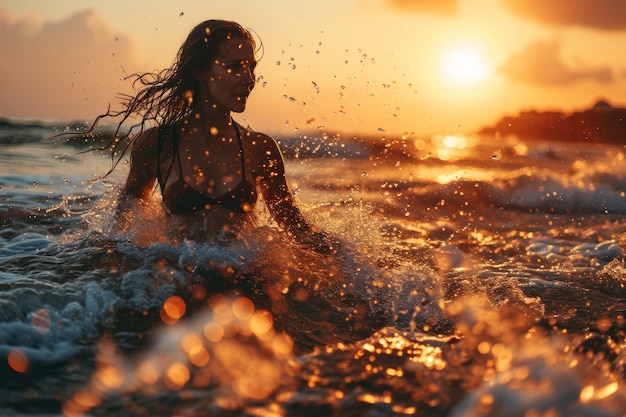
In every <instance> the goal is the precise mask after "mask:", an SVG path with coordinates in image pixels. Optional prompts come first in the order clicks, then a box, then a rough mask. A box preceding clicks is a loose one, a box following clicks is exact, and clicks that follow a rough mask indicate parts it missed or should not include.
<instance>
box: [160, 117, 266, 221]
mask: <svg viewBox="0 0 626 417" xmlns="http://www.w3.org/2000/svg"><path fill="white" fill-rule="evenodd" d="M232 127H233V129H230V130H229V129H225V130H224V134H204V133H202V131H201V130H200V129H185V130H181V129H179V128H176V127H175V128H172V129H168V130H170V132H168V131H167V130H166V131H164V130H163V129H161V130H160V136H161V137H160V140H159V143H160V146H158V148H159V149H158V150H157V159H158V162H159V163H158V172H157V178H158V180H159V184H160V186H161V191H162V194H163V203H164V205H165V206H166V208H167V210H168V211H169V212H170V213H172V214H177V215H188V216H192V217H200V218H202V220H203V222H204V223H205V228H207V227H208V228H210V229H222V230H229V229H232V228H233V227H236V224H237V222H238V221H241V218H242V217H245V216H243V215H245V214H246V213H250V212H251V211H252V209H253V208H254V206H255V203H256V201H257V191H256V186H255V182H254V172H253V170H252V169H251V168H252V167H251V166H252V163H251V162H250V161H251V160H252V158H251V155H250V150H251V149H250V146H248V147H246V144H245V142H244V139H245V137H246V136H244V135H242V133H243V132H245V130H243V128H241V127H239V126H237V125H236V124H235V123H233V125H232ZM207 223H217V224H213V225H212V226H211V227H209V225H207ZM196 225H197V222H196Z"/></svg>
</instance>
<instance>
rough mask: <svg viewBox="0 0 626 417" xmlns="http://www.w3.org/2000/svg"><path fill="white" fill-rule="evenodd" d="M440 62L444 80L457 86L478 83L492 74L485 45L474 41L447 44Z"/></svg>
mask: <svg viewBox="0 0 626 417" xmlns="http://www.w3.org/2000/svg"><path fill="white" fill-rule="evenodd" d="M439 62H440V74H441V77H442V78H443V80H444V81H445V82H447V83H450V84H453V85H457V86H468V85H472V84H476V83H477V82H479V81H483V80H485V79H486V78H487V77H488V76H489V74H490V70H489V64H488V60H487V58H486V57H485V53H484V50H483V47H482V46H481V45H480V44H478V43H476V42H473V41H458V42H454V43H451V44H449V45H447V46H446V47H445V48H444V49H443V51H442V53H441V59H440V61H439Z"/></svg>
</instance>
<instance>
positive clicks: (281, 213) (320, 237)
mask: <svg viewBox="0 0 626 417" xmlns="http://www.w3.org/2000/svg"><path fill="white" fill-rule="evenodd" d="M256 145H257V146H258V145H261V146H260V147H261V149H262V163H261V168H260V171H261V172H260V173H261V175H260V181H259V185H260V189H261V193H262V194H263V198H264V200H265V202H266V204H267V208H268V209H269V211H270V213H271V215H272V217H273V218H274V219H275V220H276V222H277V223H278V225H279V226H281V227H282V228H283V229H284V230H285V231H287V233H289V234H290V235H292V236H293V237H294V238H295V239H296V240H297V241H298V242H300V243H304V244H307V245H310V246H312V247H313V249H315V250H316V251H318V252H322V253H335V252H336V248H337V243H336V242H334V240H333V239H332V238H331V236H330V235H328V234H326V233H324V232H322V231H320V230H319V229H317V228H315V227H313V226H311V225H309V224H308V222H307V221H306V219H305V218H304V216H303V215H302V212H301V211H300V209H299V208H298V207H297V206H296V204H295V199H294V197H293V194H292V193H291V190H290V189H289V186H288V185H287V179H286V176H285V164H284V162H283V157H282V154H281V152H280V149H279V148H278V145H277V144H276V141H275V140H274V139H273V138H271V137H269V136H267V135H264V134H257V138H256Z"/></svg>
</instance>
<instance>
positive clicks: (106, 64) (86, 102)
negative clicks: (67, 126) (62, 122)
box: [0, 10, 133, 119]
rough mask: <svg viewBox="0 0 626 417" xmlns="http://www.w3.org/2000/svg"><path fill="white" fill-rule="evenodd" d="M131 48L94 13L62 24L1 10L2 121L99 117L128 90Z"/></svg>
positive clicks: (74, 16)
mask: <svg viewBox="0 0 626 417" xmlns="http://www.w3.org/2000/svg"><path fill="white" fill-rule="evenodd" d="M132 49H133V48H132V43H131V41H130V39H128V38H127V37H126V36H124V35H122V34H119V33H116V32H115V31H114V30H113V29H111V28H110V27H109V26H108V25H107V24H106V23H105V22H104V21H103V20H102V19H101V18H100V16H99V15H98V14H97V13H96V12H95V11H93V10H86V11H82V12H79V13H76V14H74V15H72V16H70V17H68V18H66V19H64V20H61V21H58V22H44V21H41V19H39V18H37V17H36V16H35V17H30V18H28V19H24V20H21V21H18V20H16V19H13V18H12V17H11V16H10V15H9V14H7V13H6V12H3V11H2V10H0V50H2V51H3V53H2V55H0V71H1V72H2V75H3V76H2V77H1V78H0V90H1V91H2V94H3V100H2V102H1V103H0V115H1V116H11V117H24V118H58V119H73V118H84V117H92V116H94V115H97V114H100V113H101V112H102V111H103V110H106V107H107V105H108V103H109V102H110V101H113V100H114V99H115V96H116V93H117V92H120V91H122V90H126V91H127V90H128V88H127V87H126V84H127V82H124V81H122V79H123V78H124V77H125V70H124V66H125V65H126V66H129V65H132V62H133V61H132Z"/></svg>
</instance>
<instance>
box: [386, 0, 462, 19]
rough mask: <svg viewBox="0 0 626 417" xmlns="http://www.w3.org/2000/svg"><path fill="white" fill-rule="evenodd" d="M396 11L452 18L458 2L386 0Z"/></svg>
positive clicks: (456, 10) (454, 0)
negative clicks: (433, 14)
mask: <svg viewBox="0 0 626 417" xmlns="http://www.w3.org/2000/svg"><path fill="white" fill-rule="evenodd" d="M387 3H388V4H389V5H390V6H391V7H393V8H396V9H400V10H403V11H412V12H426V13H435V14H440V15H443V16H452V15H455V14H457V13H458V10H459V7H458V0H436V1H435V0H387Z"/></svg>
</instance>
